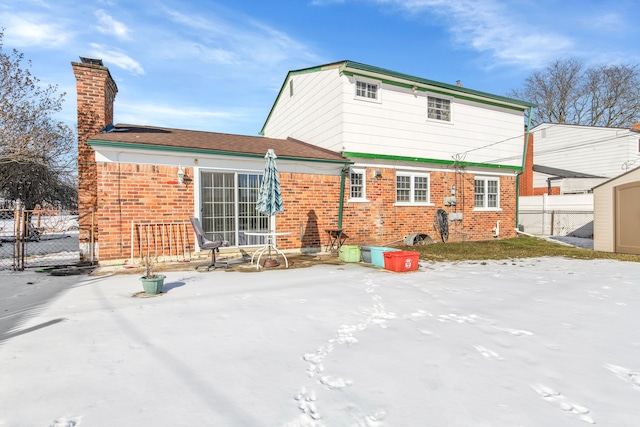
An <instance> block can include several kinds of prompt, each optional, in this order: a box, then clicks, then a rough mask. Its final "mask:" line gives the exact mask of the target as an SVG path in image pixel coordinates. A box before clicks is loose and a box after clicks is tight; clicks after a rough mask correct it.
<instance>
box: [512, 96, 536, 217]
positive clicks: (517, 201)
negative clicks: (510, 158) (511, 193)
mask: <svg viewBox="0 0 640 427" xmlns="http://www.w3.org/2000/svg"><path fill="white" fill-rule="evenodd" d="M532 114H533V107H529V112H528V115H527V116H528V117H527V130H526V131H525V132H524V150H523V153H522V169H520V172H518V173H517V174H516V226H515V229H516V230H517V229H518V224H519V223H520V175H522V174H523V173H524V168H525V165H526V161H527V148H528V147H529V130H530V129H531V115H532Z"/></svg>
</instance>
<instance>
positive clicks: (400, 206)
mask: <svg viewBox="0 0 640 427" xmlns="http://www.w3.org/2000/svg"><path fill="white" fill-rule="evenodd" d="M72 68H73V71H74V75H75V77H76V80H77V93H78V179H79V188H80V192H79V210H80V213H81V214H80V241H81V245H82V246H81V250H83V251H84V253H85V256H87V255H89V256H93V257H94V259H98V260H99V261H100V262H105V261H111V262H115V261H116V260H117V261H119V260H127V259H130V258H137V257H139V256H143V255H145V252H148V251H149V248H153V249H154V250H155V249H156V247H158V246H161V247H164V248H167V247H169V249H175V246H176V245H178V246H179V245H183V246H184V245H185V241H184V236H185V234H187V233H189V230H186V229H182V230H180V229H178V230H176V231H175V232H171V233H174V234H171V233H169V234H168V238H169V240H171V239H173V238H178V237H180V236H181V238H182V239H183V240H181V241H180V242H173V243H172V241H165V240H163V239H161V238H160V237H159V236H157V235H155V236H154V235H153V234H154V233H155V232H156V231H157V230H162V229H163V227H165V226H166V225H167V224H175V223H180V222H184V223H187V222H188V217H189V216H191V215H195V216H197V217H199V218H200V219H201V220H202V223H203V226H204V228H205V231H207V232H220V233H223V234H224V235H225V238H226V239H227V240H229V242H230V245H231V246H230V249H231V250H236V251H237V250H238V249H243V248H251V247H255V246H256V245H257V244H258V243H259V241H258V240H256V239H255V238H253V240H251V239H250V238H248V236H246V235H244V232H245V231H256V230H258V231H266V228H267V218H266V217H264V216H262V215H261V214H259V213H257V212H256V210H255V202H256V200H257V193H258V186H259V182H260V177H261V175H262V172H263V168H264V163H265V161H264V155H265V153H266V152H267V150H268V149H269V148H273V149H274V150H275V153H276V155H277V156H278V159H277V163H278V168H279V170H280V182H281V185H282V192H283V202H284V206H285V211H284V212H283V213H281V214H278V215H276V217H275V224H276V229H277V231H278V232H290V233H291V234H290V235H287V236H281V237H278V241H277V244H278V247H279V248H281V249H289V250H293V249H295V250H301V251H319V250H321V249H323V243H324V242H325V241H326V238H327V235H326V234H325V231H326V230H327V229H336V228H341V229H343V230H344V235H345V236H346V237H347V240H346V244H353V245H363V244H367V245H383V244H392V243H396V242H401V241H403V240H404V238H405V236H409V235H412V234H413V233H416V234H421V233H424V234H428V235H431V236H433V238H434V240H441V237H442V236H441V235H440V233H441V232H442V231H444V230H443V229H444V227H443V225H444V224H443V222H442V221H440V222H436V216H437V215H436V213H437V211H438V210H439V209H444V210H446V211H447V212H448V214H449V215H448V218H449V223H448V237H449V239H450V240H457V241H463V240H482V239H490V238H492V237H512V236H514V235H515V226H516V181H517V175H518V174H519V173H520V172H521V171H522V168H523V163H522V162H523V153H524V146H523V141H524V135H525V128H524V114H525V113H526V112H527V111H530V109H531V107H532V104H529V103H526V102H522V101H518V100H514V99H509V98H505V97H501V96H497V95H491V94H488V93H483V92H478V91H474V90H470V89H466V88H463V87H460V86H456V85H449V84H444V83H438V82H434V81H430V80H426V79H422V78H418V77H412V76H408V75H404V74H400V73H395V72H392V71H388V70H383V69H380V68H376V67H370V66H366V65H362V64H357V63H353V62H340V63H335V64H328V65H324V66H321V67H315V68H311V69H305V70H299V71H292V72H290V73H289V74H288V75H287V77H286V79H285V82H284V85H283V87H282V89H281V91H280V93H279V94H278V97H277V99H276V101H275V104H274V105H273V108H272V110H271V112H270V114H269V117H268V118H267V120H266V123H265V125H264V128H263V132H262V133H263V135H264V136H256V137H251V136H242V135H228V134H220V133H213V132H197V131H189V130H180V129H167V128H162V127H152V126H139V125H135V124H131V125H116V126H113V124H112V123H113V103H114V99H115V96H116V93H117V86H116V84H115V82H114V81H113V79H112V77H111V74H110V72H109V70H108V69H107V68H106V67H104V65H103V64H102V61H100V60H95V59H90V58H81V61H80V62H72ZM303 141H304V142H303ZM440 218H441V219H442V216H440ZM145 224H147V225H148V227H147V228H144V229H143V228H136V227H137V226H138V225H145ZM436 224H440V227H438V226H436ZM90 230H93V233H90ZM149 233H151V234H152V235H151V236H149ZM189 234H191V233H189ZM445 237H446V235H445ZM192 242H193V240H192V239H191V240H190V241H189V242H187V243H186V244H187V245H192V244H193V243H192ZM144 245H146V246H144ZM171 245H174V248H171V247H170V246H171ZM144 247H146V248H147V249H146V250H145V249H144ZM183 249H184V248H183ZM188 249H189V250H191V249H192V248H191V247H189V248H188Z"/></svg>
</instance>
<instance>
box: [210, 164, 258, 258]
mask: <svg viewBox="0 0 640 427" xmlns="http://www.w3.org/2000/svg"><path fill="white" fill-rule="evenodd" d="M261 181H262V174H258V173H255V174H251V173H236V172H209V171H202V172H201V175H200V183H201V185H200V200H201V207H200V212H201V213H202V227H203V228H204V231H205V232H206V233H214V232H215V233H221V234H223V235H224V238H225V240H228V241H229V244H230V245H231V246H251V245H257V244H261V243H262V239H263V238H257V237H254V236H245V235H244V232H245V231H262V232H264V231H267V230H268V227H269V218H268V217H267V216H265V215H263V214H261V213H259V212H258V211H256V202H257V200H258V191H259V190H260V183H261Z"/></svg>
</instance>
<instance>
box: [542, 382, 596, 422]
mask: <svg viewBox="0 0 640 427" xmlns="http://www.w3.org/2000/svg"><path fill="white" fill-rule="evenodd" d="M531 388H532V389H533V390H534V391H535V392H536V393H538V396H540V397H541V398H542V399H544V400H546V401H547V402H549V403H551V404H553V405H554V406H556V407H557V408H559V409H561V410H563V411H566V412H570V413H572V414H574V415H577V416H578V418H579V419H580V420H582V421H584V422H585V423H589V424H595V423H596V422H595V421H594V420H593V418H591V415H589V412H590V411H589V408H587V407H584V406H582V405H578V404H576V403H571V402H570V401H569V400H568V399H567V397H566V396H564V395H563V394H562V393H560V392H558V391H556V390H554V389H552V388H551V387H547V386H545V385H543V384H535V385H532V386H531Z"/></svg>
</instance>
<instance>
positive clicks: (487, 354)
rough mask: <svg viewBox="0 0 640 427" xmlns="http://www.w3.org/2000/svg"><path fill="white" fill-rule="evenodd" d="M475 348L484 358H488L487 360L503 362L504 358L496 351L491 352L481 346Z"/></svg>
mask: <svg viewBox="0 0 640 427" xmlns="http://www.w3.org/2000/svg"><path fill="white" fill-rule="evenodd" d="M473 348H475V349H476V350H478V351H479V352H480V354H481V355H483V356H484V357H486V358H487V359H495V360H503V359H502V356H500V355H499V354H498V353H496V352H495V351H491V350H489V349H487V348H484V347H482V346H480V345H476V346H473Z"/></svg>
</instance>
